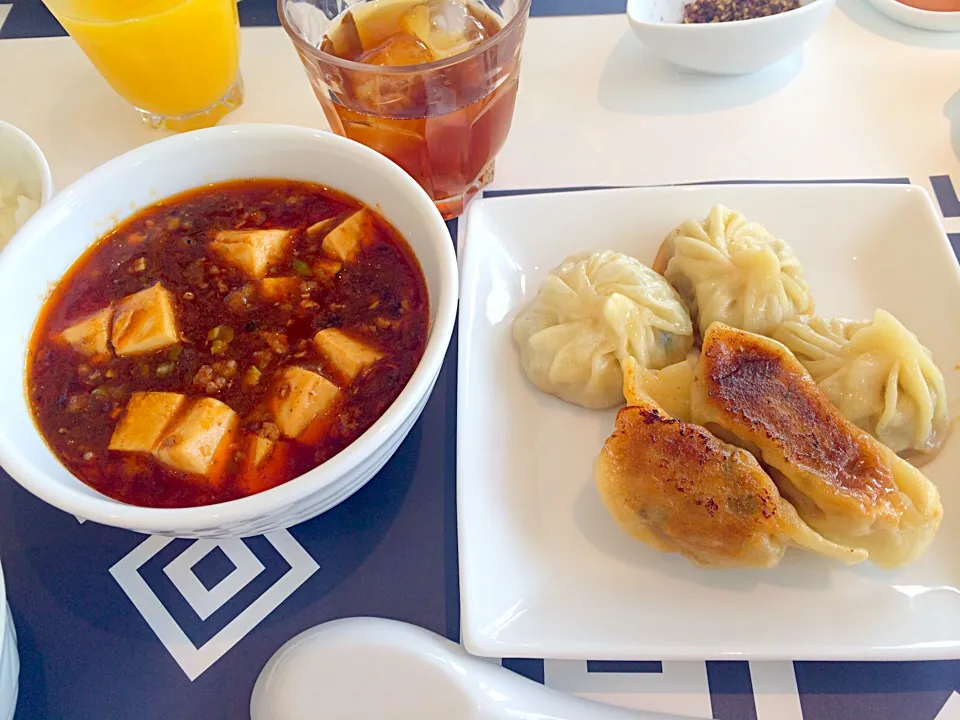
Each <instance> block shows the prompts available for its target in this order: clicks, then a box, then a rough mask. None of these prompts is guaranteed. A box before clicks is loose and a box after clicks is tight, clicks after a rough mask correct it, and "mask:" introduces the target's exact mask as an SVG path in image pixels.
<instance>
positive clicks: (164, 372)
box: [157, 362, 176, 378]
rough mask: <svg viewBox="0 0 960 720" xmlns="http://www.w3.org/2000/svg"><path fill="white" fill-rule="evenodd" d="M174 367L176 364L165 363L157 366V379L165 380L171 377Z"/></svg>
mask: <svg viewBox="0 0 960 720" xmlns="http://www.w3.org/2000/svg"><path fill="white" fill-rule="evenodd" d="M175 367H176V363H172V362H165V363H160V364H159V365H157V377H158V378H165V377H170V376H171V375H173V369H174V368H175Z"/></svg>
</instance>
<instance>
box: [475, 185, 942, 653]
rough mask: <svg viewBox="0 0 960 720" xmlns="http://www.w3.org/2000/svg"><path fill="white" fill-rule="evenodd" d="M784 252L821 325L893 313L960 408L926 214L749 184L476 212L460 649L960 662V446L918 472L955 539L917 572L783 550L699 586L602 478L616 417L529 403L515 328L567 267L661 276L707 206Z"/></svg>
mask: <svg viewBox="0 0 960 720" xmlns="http://www.w3.org/2000/svg"><path fill="white" fill-rule="evenodd" d="M718 202H719V203H723V204H725V205H727V206H728V207H731V208H734V209H737V210H739V211H741V212H743V213H745V214H746V215H747V217H748V218H750V219H752V220H755V221H757V222H759V223H761V224H763V225H765V226H766V227H767V228H768V229H769V230H770V231H771V232H773V233H774V234H776V235H779V236H780V237H783V238H784V239H786V240H787V241H788V242H789V243H791V244H792V246H793V247H794V249H795V250H796V252H797V254H798V255H799V256H800V260H801V261H802V262H803V264H804V268H805V273H806V279H807V281H808V282H809V283H810V286H811V288H812V290H813V295H814V299H815V302H816V305H817V311H818V312H819V313H820V314H822V315H828V316H847V317H854V318H868V317H872V315H873V311H874V309H875V308H877V307H883V308H885V309H887V310H889V311H890V312H892V313H893V314H894V315H896V316H897V317H898V318H900V319H901V320H902V321H903V322H904V323H905V324H906V325H907V326H908V327H910V328H911V329H912V330H913V331H914V332H916V333H917V335H918V336H919V337H920V340H921V341H922V342H923V343H924V344H926V345H927V346H928V347H930V348H931V349H932V350H933V353H934V357H935V359H936V360H937V363H938V364H939V366H940V367H941V368H942V369H943V371H944V374H945V377H946V381H947V388H948V392H949V397H950V399H951V400H954V401H956V400H958V399H960V377H958V372H957V370H955V366H956V365H957V363H958V362H960V322H958V321H957V310H958V308H960V268H958V265H957V260H956V258H955V257H954V255H953V252H952V251H951V249H950V245H949V243H948V242H947V239H946V237H945V236H944V233H943V230H942V228H941V225H940V221H939V219H938V217H937V213H936V211H935V210H934V208H933V205H932V203H931V201H930V198H929V197H928V196H927V194H926V193H925V192H924V191H923V190H922V189H920V188H917V187H910V186H892V185H891V186H885V185H752V186H749V185H745V186H733V185H728V186H707V187H684V188H681V187H666V188H637V189H624V190H597V191H587V192H573V193H558V194H541V195H528V196H518V197H507V198H498V199H484V200H479V201H477V202H475V203H473V204H472V205H471V206H470V210H469V212H468V214H467V217H466V219H465V223H466V225H465V229H464V250H463V253H462V255H461V266H462V270H461V275H462V279H461V304H460V352H459V358H460V360H459V362H460V365H459V394H458V398H459V400H458V408H459V414H458V430H457V432H458V443H457V468H458V471H457V473H458V474H457V513H458V522H459V543H460V591H461V610H462V612H461V617H462V630H463V642H464V644H465V645H466V647H467V649H468V650H469V651H470V652H473V653H476V654H479V655H490V656H496V657H518V656H519V657H537V658H570V659H603V660H619V659H634V660H678V659H704V658H706V659H711V658H729V657H740V658H754V659H823V660H829V659H873V660H880V659H894V658H897V659H921V658H943V657H960V589H958V588H960V487H958V482H960V478H957V477H956V475H957V469H958V468H960V436H957V435H955V436H954V437H953V438H951V440H950V441H948V443H947V445H946V448H945V449H944V450H943V452H942V453H941V454H940V455H939V456H938V457H937V459H936V460H934V461H933V462H932V463H930V464H928V465H927V466H926V467H925V468H924V469H925V471H926V472H927V474H928V475H929V476H930V477H931V478H932V479H933V480H934V481H935V482H936V483H937V485H939V487H940V491H941V493H942V496H943V505H944V510H945V514H944V522H943V526H942V528H941V530H940V533H939V535H938V536H937V538H936V539H935V540H934V542H933V544H932V546H931V547H930V548H929V550H928V551H927V552H926V554H925V555H924V556H923V557H922V558H921V559H920V560H919V561H917V562H916V563H914V564H912V565H910V566H908V567H906V568H904V569H901V570H898V571H884V570H880V569H878V568H876V567H874V566H872V565H868V564H864V565H862V566H858V567H853V568H848V567H844V566H841V565H839V564H836V563H831V562H830V561H828V560H826V559H823V558H820V557H815V556H813V555H807V554H804V553H802V552H800V551H798V550H793V549H791V550H789V551H788V552H787V555H786V557H785V558H784V560H783V562H782V563H781V564H780V566H779V567H777V568H776V569H773V570H712V571H711V570H703V569H699V568H696V567H694V566H693V565H692V564H691V563H690V562H689V561H687V560H686V559H685V558H683V557H681V556H680V555H666V554H661V553H658V552H656V551H655V550H652V549H651V548H648V547H647V546H645V545H643V544H641V543H640V542H638V541H636V540H633V539H632V538H630V537H628V536H627V535H625V534H624V533H623V532H622V531H621V530H620V529H619V528H618V527H617V526H616V525H615V524H614V522H613V520H612V519H611V518H610V517H609V516H608V515H607V512H606V510H605V509H604V507H603V505H602V502H601V500H600V497H599V495H598V493H597V491H596V489H595V487H594V484H593V478H592V466H593V461H594V459H595V458H596V456H597V454H598V453H599V451H600V448H601V446H602V444H603V441H604V440H605V439H606V437H607V436H608V435H609V434H610V432H611V431H612V429H613V420H614V415H615V412H614V411H612V410H611V411H604V412H597V411H590V410H585V409H582V408H579V407H575V406H573V405H569V404H567V403H564V402H562V401H560V400H557V399H555V398H553V397H551V396H548V395H545V394H543V393H541V392H538V391H537V390H536V389H535V388H534V387H533V385H532V384H530V383H529V381H528V380H527V378H526V376H525V375H524V374H523V371H522V370H521V368H520V363H519V358H518V354H517V350H516V348H515V346H514V344H513V341H512V338H511V334H510V327H511V323H512V321H513V318H514V316H515V315H516V313H517V311H518V310H519V308H520V307H522V306H523V305H524V303H526V302H527V301H528V300H529V299H530V298H531V297H532V296H533V295H534V294H535V293H536V291H537V287H538V286H539V284H540V282H541V281H542V280H543V278H544V276H545V275H546V274H547V272H549V271H550V270H551V269H552V268H553V267H554V266H556V265H557V264H559V262H560V261H561V260H562V259H563V258H564V256H566V255H568V254H570V253H573V252H577V251H581V250H588V249H596V250H599V249H603V248H611V249H614V250H618V251H621V252H624V253H628V254H631V255H633V256H635V257H637V258H639V259H640V260H641V261H643V262H646V263H651V262H652V261H653V257H654V255H655V253H656V250H657V247H658V245H659V243H660V241H661V240H662V239H663V237H664V236H665V235H666V234H667V232H668V231H669V230H670V229H671V228H673V227H674V226H675V225H677V224H678V223H679V222H681V221H683V220H685V219H687V218H702V217H704V216H705V215H706V214H707V211H708V210H709V208H710V207H711V206H712V205H713V204H714V203H718Z"/></svg>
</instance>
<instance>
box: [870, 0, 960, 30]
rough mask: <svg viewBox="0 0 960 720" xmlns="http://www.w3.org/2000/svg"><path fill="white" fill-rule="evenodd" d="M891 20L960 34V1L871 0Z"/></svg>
mask: <svg viewBox="0 0 960 720" xmlns="http://www.w3.org/2000/svg"><path fill="white" fill-rule="evenodd" d="M870 4H871V5H873V6H874V7H875V8H876V9H877V10H879V11H880V12H882V13H883V14H884V15H886V16H887V17H888V18H890V19H891V20H896V21H897V22H899V23H903V24H904V25H910V26H911V27H915V28H920V29H921V30H934V31H938V32H960V0H870Z"/></svg>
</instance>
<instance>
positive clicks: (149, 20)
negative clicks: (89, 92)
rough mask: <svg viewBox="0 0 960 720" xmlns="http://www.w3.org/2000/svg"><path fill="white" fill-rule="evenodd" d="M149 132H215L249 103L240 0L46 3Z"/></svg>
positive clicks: (47, 0) (59, 0)
mask: <svg viewBox="0 0 960 720" xmlns="http://www.w3.org/2000/svg"><path fill="white" fill-rule="evenodd" d="M43 1H44V3H45V4H46V6H47V7H48V8H49V9H50V11H51V12H52V13H53V14H54V15H55V16H56V18H57V20H59V21H60V23H61V24H62V25H63V27H64V28H65V29H66V30H67V32H68V33H70V36H71V37H72V38H73V39H74V40H75V41H76V42H77V44H78V45H79V46H80V47H81V49H82V50H83V51H84V52H85V53H86V55H87V57H88V58H90V60H91V62H93V64H94V65H95V66H96V68H97V69H98V70H99V71H100V73H101V74H102V75H103V76H104V78H106V80H107V82H108V83H110V85H111V86H112V87H113V89H114V90H116V91H117V92H118V93H119V94H120V95H121V96H123V98H124V99H125V100H127V101H128V102H129V103H130V104H132V105H133V106H134V107H135V108H136V109H137V110H138V111H139V113H140V116H141V117H142V119H143V121H144V122H146V123H147V124H148V125H150V126H152V127H155V128H158V129H164V130H194V129H196V128H201V127H208V126H210V125H215V124H216V123H217V122H219V121H220V119H221V118H223V117H224V116H225V115H226V114H227V113H229V112H230V111H231V110H233V109H234V108H236V107H237V106H239V105H240V103H242V102H243V82H242V80H241V79H240V20H239V17H238V16H237V0H43Z"/></svg>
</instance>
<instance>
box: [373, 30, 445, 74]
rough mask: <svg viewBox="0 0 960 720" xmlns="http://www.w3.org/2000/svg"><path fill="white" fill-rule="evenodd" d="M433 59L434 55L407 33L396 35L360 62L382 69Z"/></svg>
mask: <svg viewBox="0 0 960 720" xmlns="http://www.w3.org/2000/svg"><path fill="white" fill-rule="evenodd" d="M433 59H434V57H433V54H432V53H431V52H430V50H429V49H428V48H427V46H426V45H424V44H423V43H422V42H420V41H419V40H418V39H417V38H416V37H415V36H413V35H407V34H406V33H404V34H401V35H394V36H393V37H391V38H389V39H387V41H386V42H384V43H381V44H380V45H378V46H377V47H375V48H374V49H373V50H371V51H370V52H367V53H364V54H363V55H362V56H361V57H360V58H359V60H360V62H363V63H367V64H368V65H380V66H381V67H384V66H386V67H398V66H402V65H417V64H419V63H426V62H430V61H431V60H433Z"/></svg>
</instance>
